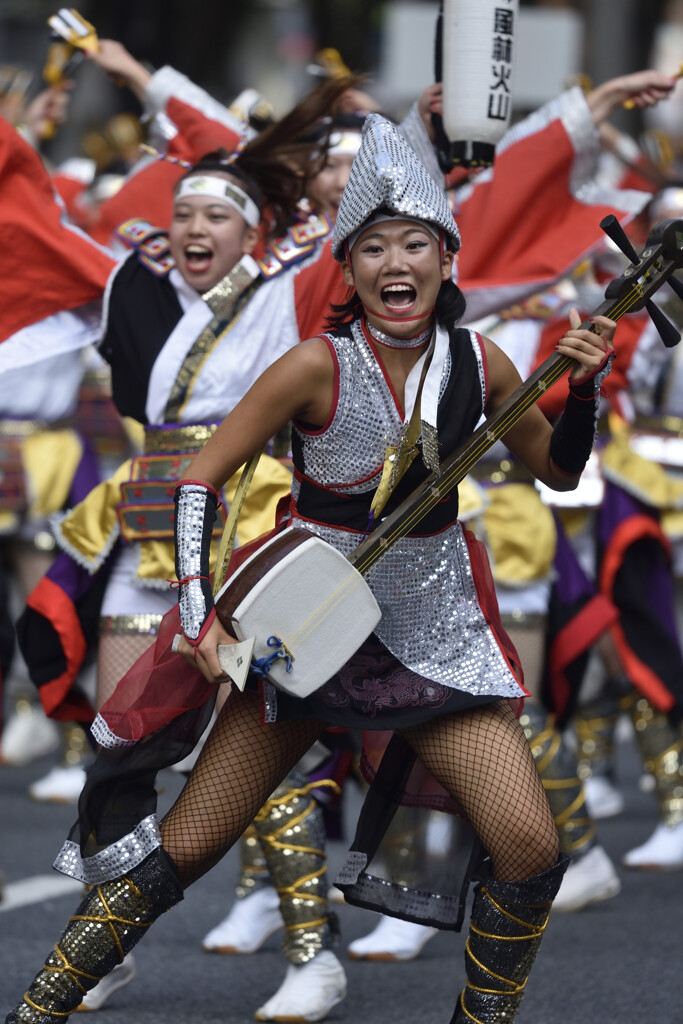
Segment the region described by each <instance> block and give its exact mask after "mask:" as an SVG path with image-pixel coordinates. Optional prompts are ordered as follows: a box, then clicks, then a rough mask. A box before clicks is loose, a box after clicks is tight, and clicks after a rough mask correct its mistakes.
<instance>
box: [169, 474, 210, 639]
mask: <svg viewBox="0 0 683 1024" xmlns="http://www.w3.org/2000/svg"><path fill="white" fill-rule="evenodd" d="M217 508H218V496H217V494H216V492H215V491H214V490H213V489H212V488H210V487H208V486H207V485H206V484H203V483H200V482H199V481H194V480H191V481H186V482H185V483H182V484H179V485H178V487H176V490H175V565H176V576H177V578H178V601H179V604H180V625H181V626H182V630H183V633H184V634H185V636H186V637H187V639H188V640H189V641H190V643H192V644H197V642H198V641H199V640H200V639H201V633H202V630H203V628H204V626H205V625H207V624H208V623H209V621H210V620H211V619H212V618H213V593H212V590H211V581H210V579H209V554H210V549H211V534H212V531H213V525H214V522H215V519H216V510H217Z"/></svg>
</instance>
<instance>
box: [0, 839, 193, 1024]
mask: <svg viewBox="0 0 683 1024" xmlns="http://www.w3.org/2000/svg"><path fill="white" fill-rule="evenodd" d="M182 898H183V888H182V885H181V884H180V880H179V878H178V875H177V873H176V871H175V867H174V865H173V862H172V860H171V858H170V857H169V856H168V854H166V853H165V851H164V850H163V849H161V847H158V848H157V849H156V850H154V851H153V852H152V853H151V854H150V855H149V857H146V858H145V860H144V861H143V862H142V863H141V864H138V865H137V866H136V867H134V868H132V869H131V870H130V871H129V872H128V873H127V874H125V875H122V876H121V877H120V878H114V879H112V880H111V881H109V882H101V883H100V884H99V885H95V886H93V888H92V889H90V891H89V892H88V893H87V895H86V896H85V898H84V899H83V901H82V902H81V905H80V906H79V908H78V910H77V911H76V913H75V914H74V916H73V917H71V918H69V923H68V925H67V926H66V929H65V931H64V933H63V934H62V936H61V938H60V939H59V941H58V942H57V943H56V944H55V947H54V949H53V950H52V952H51V953H50V956H49V957H48V958H47V961H46V963H45V966H44V967H43V969H42V970H41V971H40V973H39V974H38V975H37V976H36V978H35V980H34V981H33V983H32V985H31V986H30V988H29V989H28V991H27V992H26V993H25V995H24V998H23V999H22V1001H21V1002H20V1003H19V1005H18V1006H17V1007H16V1009H14V1010H12V1012H11V1013H10V1014H9V1015H8V1017H7V1019H6V1021H5V1024H63V1021H64V1019H65V1018H66V1017H68V1016H69V1014H70V1013H71V1011H72V1010H75V1009H76V1007H77V1006H78V1005H79V1004H80V1002H81V1001H82V999H83V996H84V995H85V993H86V992H88V991H89V990H90V989H91V988H94V987H95V985H96V984H97V983H98V981H100V980H101V979H102V978H103V977H104V976H105V975H106V974H109V972H110V971H111V970H112V969H113V968H114V967H115V966H116V965H117V964H119V963H121V961H122V960H123V958H124V956H125V955H126V953H129V952H130V950H131V949H132V948H133V946H135V945H136V943H137V942H138V940H139V939H140V938H142V936H143V935H144V933H145V931H146V929H147V928H148V927H149V926H150V924H152V922H153V921H156V919H157V917H159V916H160V915H161V914H163V913H164V911H165V910H170V908H171V907H172V906H174V905H175V904H176V903H179V902H180V900H182Z"/></svg>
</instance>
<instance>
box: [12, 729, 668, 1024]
mask: <svg viewBox="0 0 683 1024" xmlns="http://www.w3.org/2000/svg"><path fill="white" fill-rule="evenodd" d="M51 764H52V760H51V759H50V758H43V759H41V760H40V761H37V762H34V763H33V764H32V765H29V766H28V767H25V768H9V767H0V808H1V818H0V870H2V873H3V874H4V877H5V883H6V887H7V889H6V891H7V894H8V899H7V900H6V901H5V903H4V905H3V904H2V903H0V966H1V970H0V1020H3V1019H4V1014H5V1013H6V1012H8V1011H9V1009H10V1008H11V1007H12V1006H14V1005H15V1003H16V1002H17V1000H18V998H19V997H20V996H21V994H22V993H23V991H24V990H25V988H26V986H27V985H28V983H29V982H30V981H31V979H32V978H33V976H34V974H35V973H36V971H37V970H38V969H39V968H40V966H41V964H42V962H43V958H44V957H45V956H46V955H47V953H48V951H49V949H50V947H51V945H52V943H53V942H54V941H55V939H56V938H57V937H58V935H59V933H60V931H61V929H62V928H63V926H64V924H65V922H66V919H67V917H68V915H69V913H71V912H72V910H73V908H74V907H75V905H76V903H77V901H78V898H79V896H78V893H77V892H76V893H75V892H74V891H73V890H72V891H70V892H64V891H62V892H61V893H59V892H58V893H57V894H55V893H49V892H48V893H47V894H46V895H43V896H42V897H40V896H38V895H37V893H38V892H39V890H38V884H37V883H36V884H34V885H33V886H30V885H29V886H27V887H20V886H19V883H21V882H23V881H24V880H26V879H34V878H35V877H36V876H48V882H52V883H54V881H55V880H57V884H60V882H59V880H60V878H61V876H58V875H56V874H54V873H53V872H52V873H51V871H50V865H51V862H52V859H53V857H54V854H55V853H56V851H57V849H58V848H59V846H60V845H61V842H62V840H63V838H64V835H65V833H66V831H67V828H68V826H69V825H70V824H71V821H72V819H73V818H74V809H73V808H71V807H64V806H51V805H41V804H36V803H32V802H31V801H30V800H29V799H28V798H27V797H26V796H25V790H26V787H27V785H28V784H29V783H30V782H32V781H33V780H34V779H36V778H39V777H40V776H41V775H42V774H44V773H45V771H47V769H48V768H49V767H51ZM637 777H638V764H637V760H636V758H635V755H634V753H633V750H632V748H631V746H630V744H622V746H621V747H620V753H619V779H620V783H621V785H622V787H623V790H624V793H625V796H626V811H625V813H624V814H623V815H622V816H621V817H619V818H615V819H612V820H609V821H605V822H602V823H601V824H600V838H601V841H602V844H603V846H604V847H605V849H606V850H607V851H608V853H609V854H610V856H611V857H612V858H613V859H614V860H615V863H618V862H619V859H620V857H621V855H622V854H623V853H624V852H625V851H626V850H628V849H630V848H631V847H632V846H635V845H637V844H638V843H640V842H642V841H643V840H644V839H645V838H646V837H647V836H648V835H649V834H650V832H651V831H652V829H653V827H654V824H655V816H654V804H653V798H652V797H651V796H648V795H646V794H643V793H641V792H640V791H639V790H638V787H637ZM181 782H182V779H181V778H180V777H179V776H177V775H176V774H174V773H172V772H165V773H164V774H163V776H161V777H160V784H161V786H163V787H164V792H163V794H162V796H161V801H160V802H161V809H162V810H163V809H165V808H166V807H168V806H169V804H170V803H171V802H172V800H173V798H174V797H175V795H176V794H177V792H178V789H179V787H180V785H181ZM351 803H352V804H354V805H355V806H354V807H350V809H349V817H353V814H354V812H355V810H356V809H357V799H356V798H355V797H354V798H353V800H352V801H351ZM343 855H344V847H343V845H342V844H341V843H332V844H330V866H331V871H334V869H335V868H336V867H337V866H338V865H339V864H340V862H341V860H342V857H343ZM620 875H621V879H622V885H623V888H622V892H621V894H620V895H619V896H617V897H616V898H615V899H612V900H610V901H608V902H606V903H603V904H600V905H595V906H593V907H590V908H587V909H586V910H584V911H581V912H580V913H576V914H555V915H553V917H552V920H551V924H550V927H549V929H548V932H547V934H546V938H545V939H544V942H543V946H542V948H541V953H540V955H539V958H538V960H537V963H536V966H535V968H534V970H533V973H532V976H531V980H530V982H529V986H528V992H527V995H526V997H525V1000H524V1003H523V1006H522V1009H521V1011H520V1013H519V1015H518V1018H517V1020H518V1021H519V1022H520V1024H524V1022H526V1024H532V1022H535V1024H625V1022H634V1024H635V1022H637V1024H681V1022H683V970H682V967H683V962H682V955H681V944H682V942H681V940H682V935H683V872H680V873H675V874H642V873H638V872H635V873H634V872H627V871H624V870H622V869H620ZM50 876H52V877H50ZM235 877H236V856H235V854H234V853H231V854H229V855H228V857H226V858H225V860H224V861H223V862H221V864H219V865H218V866H217V867H216V868H215V869H214V870H213V871H212V872H211V873H210V874H209V875H208V876H206V877H205V878H203V879H201V880H200V881H199V882H197V883H196V884H195V885H194V886H193V887H192V888H191V889H190V890H189V891H188V893H187V894H186V898H185V901H184V902H183V903H182V904H180V905H179V906H178V907H176V908H175V909H174V910H173V912H172V913H171V914H166V915H164V916H163V917H162V919H161V920H159V921H158V922H157V923H156V924H155V925H154V927H153V929H152V930H151V931H150V933H149V935H148V936H146V937H145V939H143V941H142V942H141V944H140V945H139V946H138V948H137V950H136V960H137V965H138V977H137V978H136V980H135V981H134V982H133V983H132V984H131V985H129V986H128V987H126V988H125V989H122V990H121V991H120V992H118V993H117V994H116V995H115V996H114V997H113V998H112V1001H111V1002H110V1003H108V1004H107V1006H106V1008H105V1009H103V1010H100V1011H98V1013H97V1017H96V1021H97V1024H129V1022H130V1021H135V1024H162V1022H163V1024H168V1022H178V1024H185V1022H188V1024H189V1022H192V1024H197V1022H202V1024H246V1022H248V1021H250V1020H252V1019H253V1016H252V1015H253V1012H254V1010H255V1009H256V1008H257V1007H258V1006H259V1005H260V1004H261V1003H262V1002H264V1001H265V999H266V998H267V997H268V996H270V995H271V994H272V993H273V992H274V991H275V989H276V988H277V986H278V985H279V983H280V980H281V978H282V977H283V975H284V972H285V966H286V965H285V962H284V959H283V957H282V955H281V954H280V953H279V951H278V945H279V940H278V939H277V936H274V937H273V938H271V939H270V940H269V941H268V943H267V944H266V946H265V947H264V949H263V950H261V951H260V952H259V953H257V954H255V955H252V956H246V957H226V956H218V955H207V954H206V953H203V952H202V951H201V948H200V943H201V939H202V937H203V936H204V934H205V933H206V932H207V931H208V930H209V928H211V927H212V926H213V925H215V924H216V923H217V922H218V921H219V920H221V918H222V917H223V916H224V915H225V913H227V910H228V908H229V906H230V903H231V900H232V887H233V885H234V881H235ZM24 888H28V889H29V892H30V891H34V893H35V895H34V896H33V898H34V899H37V902H32V903H29V904H27V905H24V906H13V905H12V903H11V894H12V893H15V892H17V891H18V890H19V889H21V891H23V889H24ZM339 917H340V922H341V927H342V935H343V942H342V946H341V951H340V953H339V956H340V958H341V959H342V961H343V962H344V964H345V967H346V971H347V975H348V983H349V993H348V996H347V998H346V999H345V1000H344V1001H343V1002H342V1003H341V1004H340V1005H339V1006H337V1007H336V1008H335V1009H334V1010H333V1011H332V1012H331V1014H330V1016H329V1018H328V1020H329V1021H330V1022H331V1024H344V1022H354V1024H355V1022H361V1021H362V1022H363V1024H390V1022H391V1024H403V1022H411V1024H412V1022H419V1024H423V1022H424V1024H432V1022H433V1024H446V1022H447V1021H449V1020H450V1017H451V1014H452V1012H453V1006H454V1002H455V999H456V996H457V992H458V991H459V989H460V988H461V986H462V984H463V981H464V966H463V955H462V949H463V944H464V936H454V935H452V934H446V933H441V934H439V935H438V936H437V937H436V938H435V939H434V940H432V941H431V942H430V943H429V944H428V945H427V946H426V947H425V950H424V952H423V954H422V956H421V957H420V958H419V959H418V960H416V961H413V962H410V963H404V964H376V963H364V962H353V961H350V960H348V959H347V958H346V957H345V947H346V945H347V944H348V942H349V941H351V940H352V939H354V938H357V937H358V936H360V935H364V934H366V933H367V932H368V931H370V929H371V928H372V927H373V926H374V917H373V916H372V915H370V914H368V913H367V912H365V911H362V910H358V909H356V908H353V907H348V906H342V907H341V908H340V909H339Z"/></svg>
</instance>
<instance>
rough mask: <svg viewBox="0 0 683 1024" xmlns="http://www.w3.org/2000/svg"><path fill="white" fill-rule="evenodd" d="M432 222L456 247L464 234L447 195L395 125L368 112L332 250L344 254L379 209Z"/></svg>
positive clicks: (341, 203) (343, 198) (342, 204)
mask: <svg viewBox="0 0 683 1024" xmlns="http://www.w3.org/2000/svg"><path fill="white" fill-rule="evenodd" d="M384 209H386V210H388V211H389V212H390V213H394V214H401V213H403V214H405V216H406V217H414V218H416V219H418V220H424V221H428V222H429V223H430V224H433V225H434V226H435V227H437V228H441V229H442V230H443V231H445V232H446V234H447V236H448V239H449V242H450V245H451V246H452V248H453V249H454V250H455V252H457V251H458V249H459V248H460V233H459V231H458V227H457V225H456V223H455V221H454V219H453V214H452V213H451V209H450V207H449V205H448V200H447V199H446V196H445V195H444V193H443V192H442V191H441V189H440V188H439V186H438V185H437V184H436V182H435V181H434V179H433V178H432V177H431V175H430V174H429V172H428V171H427V170H426V168H425V166H424V164H422V163H420V161H419V160H418V158H417V156H416V155H415V153H414V152H413V150H412V149H411V148H410V146H409V145H408V143H407V142H406V141H405V139H404V138H403V136H402V135H401V134H400V132H399V131H398V129H397V127H396V125H394V124H392V123H391V121H387V119H386V118H385V117H381V116H380V114H370V115H369V116H368V117H366V119H365V123H364V124H363V138H362V141H361V146H360V149H359V150H358V153H357V154H356V156H355V158H354V161H353V164H352V165H351V173H350V175H349V180H348V182H347V183H346V188H345V189H344V192H343V194H342V198H341V202H340V204H339V212H338V214H337V222H336V224H335V226H334V236H333V238H332V255H333V256H334V258H335V259H337V260H343V259H344V242H345V241H346V239H347V238H349V237H350V236H351V235H352V234H354V232H356V231H358V229H359V228H360V227H362V225H363V224H364V223H365V221H366V220H367V219H368V217H370V216H371V215H372V214H373V213H375V212H376V211H377V210H384Z"/></svg>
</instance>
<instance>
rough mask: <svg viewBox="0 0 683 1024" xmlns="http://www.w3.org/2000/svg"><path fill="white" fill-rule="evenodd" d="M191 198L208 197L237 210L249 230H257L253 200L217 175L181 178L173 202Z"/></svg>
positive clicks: (258, 215)
mask: <svg viewBox="0 0 683 1024" xmlns="http://www.w3.org/2000/svg"><path fill="white" fill-rule="evenodd" d="M193 196H210V197H211V198H212V199H217V200H218V201H219V202H221V203H226V204H227V205H228V206H232V208H233V209H234V210H237V212H238V213H239V215H240V216H241V217H243V218H244V220H245V221H246V222H247V224H248V225H249V227H250V228H257V227H258V226H259V223H260V221H261V213H260V211H259V208H258V206H257V205H256V203H255V202H254V200H253V199H252V198H251V197H250V196H248V195H247V193H246V192H244V191H243V189H241V188H240V187H239V186H238V185H236V184H235V183H234V182H232V181H226V179H225V178H222V177H219V176H218V175H217V174H191V175H189V176H188V177H186V178H183V179H182V180H181V182H180V184H179V185H178V188H177V190H176V193H175V195H174V197H173V198H174V202H178V201H179V200H181V199H190V198H192V197H193Z"/></svg>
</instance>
